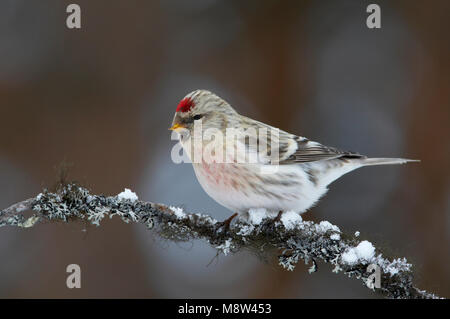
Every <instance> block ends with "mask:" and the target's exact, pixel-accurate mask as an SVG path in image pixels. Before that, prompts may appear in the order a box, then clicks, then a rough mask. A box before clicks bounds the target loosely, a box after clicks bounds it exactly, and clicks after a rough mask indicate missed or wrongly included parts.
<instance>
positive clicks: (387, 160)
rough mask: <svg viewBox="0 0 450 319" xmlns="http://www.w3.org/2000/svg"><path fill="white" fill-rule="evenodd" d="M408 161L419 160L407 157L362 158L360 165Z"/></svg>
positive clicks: (404, 162) (403, 162)
mask: <svg viewBox="0 0 450 319" xmlns="http://www.w3.org/2000/svg"><path fill="white" fill-rule="evenodd" d="M410 162H420V160H413V159H407V158H362V159H360V163H361V165H362V166H371V165H393V164H406V163H410Z"/></svg>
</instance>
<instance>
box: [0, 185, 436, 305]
mask: <svg viewBox="0 0 450 319" xmlns="http://www.w3.org/2000/svg"><path fill="white" fill-rule="evenodd" d="M25 211H32V214H31V215H29V214H28V216H26V215H24V213H25ZM249 214H250V218H249V219H248V222H245V221H242V220H238V221H237V222H236V223H234V224H233V225H232V226H231V227H230V228H229V229H227V227H224V225H223V223H220V222H217V221H216V220H215V219H213V218H212V217H210V216H208V215H203V214H194V213H191V214H188V213H185V212H184V211H183V209H181V208H178V207H169V206H166V205H162V204H156V203H150V202H143V201H140V200H138V198H137V196H136V194H134V193H133V192H131V191H130V190H128V189H125V191H124V192H122V193H120V194H119V195H117V196H103V195H92V194H90V193H89V190H87V189H86V188H84V187H81V186H79V185H77V184H75V183H68V184H63V185H60V187H59V188H58V190H57V191H55V192H50V191H48V190H44V192H43V193H41V194H39V195H37V196H36V197H35V198H30V199H27V200H25V201H22V202H20V203H16V204H14V205H12V206H10V207H8V208H6V209H3V210H1V211H0V227H2V226H18V227H23V228H28V227H32V226H34V225H36V224H38V223H39V222H42V221H63V222H71V221H75V220H85V221H87V222H90V223H92V224H94V225H97V226H99V225H100V222H101V221H102V220H103V219H104V218H105V217H107V216H109V217H110V218H112V217H113V216H118V217H119V218H121V219H122V220H123V221H124V222H126V223H129V222H136V223H141V224H144V225H145V226H146V227H147V228H149V229H151V230H152V231H154V232H156V233H157V234H158V235H159V236H161V237H162V238H165V239H169V240H172V241H189V240H192V239H203V240H206V241H207V242H208V243H209V244H210V245H211V246H213V247H215V248H216V249H217V250H218V252H219V253H223V254H224V255H228V254H230V253H234V252H237V251H239V250H241V249H246V250H250V251H252V252H256V253H258V254H262V252H268V251H278V252H279V254H280V255H279V256H278V261H279V264H280V265H281V266H282V267H283V268H285V269H287V270H293V269H294V267H295V265H296V264H297V262H298V261H299V260H300V259H302V260H303V261H304V262H305V263H310V262H311V264H312V266H311V267H310V269H309V271H310V272H314V271H317V261H322V262H325V263H329V264H331V265H332V268H333V270H332V271H333V272H335V273H343V274H346V275H347V276H349V277H353V278H357V279H359V280H361V281H362V282H363V284H364V285H366V286H367V287H368V288H369V289H372V290H374V291H375V292H377V293H380V294H382V295H383V296H385V297H388V298H439V297H438V296H436V295H435V294H432V293H428V292H426V291H423V290H420V289H418V288H416V287H415V286H414V285H413V282H412V280H413V272H412V265H411V264H409V263H408V262H407V261H406V259H405V258H397V259H393V258H387V257H384V256H383V253H382V252H381V251H380V250H379V249H377V248H375V247H374V246H373V245H372V243H370V242H368V241H366V240H363V241H361V240H359V239H358V238H359V236H358V235H359V234H358V233H357V234H355V235H348V234H345V233H343V232H341V230H340V229H339V228H338V227H337V226H335V225H332V224H331V223H329V222H327V221H322V222H320V223H314V222H312V221H303V220H302V219H301V217H300V216H299V215H298V214H295V213H293V212H286V213H284V214H283V215H282V216H281V218H280V220H279V221H274V219H268V218H263V216H265V215H264V214H263V212H262V211H261V210H255V211H251V212H249ZM377 270H378V275H379V276H378V281H377V277H376V274H377ZM369 279H370V280H369Z"/></svg>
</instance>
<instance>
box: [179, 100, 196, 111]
mask: <svg viewBox="0 0 450 319" xmlns="http://www.w3.org/2000/svg"><path fill="white" fill-rule="evenodd" d="M193 107H194V101H192V99H190V98H188V97H187V98H184V99H182V100H181V101H180V103H179V104H178V106H177V112H183V113H184V112H189V111H190V110H191V109H192V108H193Z"/></svg>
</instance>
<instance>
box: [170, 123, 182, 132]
mask: <svg viewBox="0 0 450 319" xmlns="http://www.w3.org/2000/svg"><path fill="white" fill-rule="evenodd" d="M182 128H184V126H182V125H180V124H178V123H177V124H174V125H173V126H172V127H170V128H169V130H171V131H177V130H178V129H182Z"/></svg>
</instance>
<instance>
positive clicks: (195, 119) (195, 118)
mask: <svg viewBox="0 0 450 319" xmlns="http://www.w3.org/2000/svg"><path fill="white" fill-rule="evenodd" d="M202 117H203V115H202V114H197V115H195V116H194V121H197V120H200V119H201V118H202Z"/></svg>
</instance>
